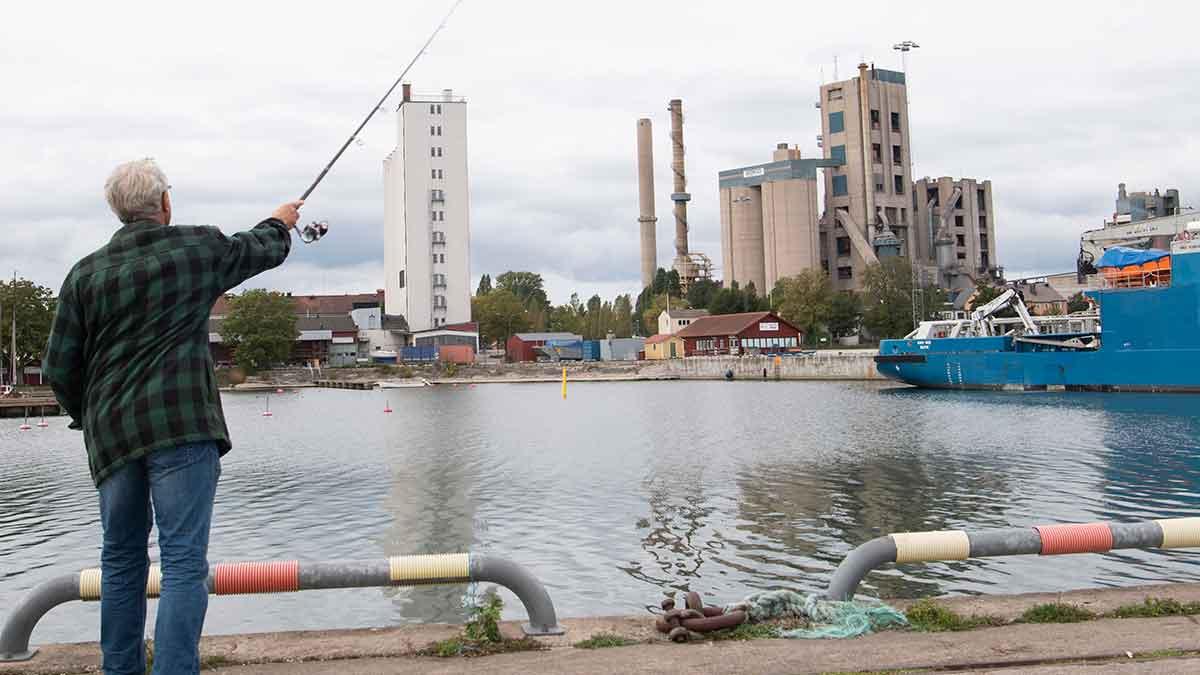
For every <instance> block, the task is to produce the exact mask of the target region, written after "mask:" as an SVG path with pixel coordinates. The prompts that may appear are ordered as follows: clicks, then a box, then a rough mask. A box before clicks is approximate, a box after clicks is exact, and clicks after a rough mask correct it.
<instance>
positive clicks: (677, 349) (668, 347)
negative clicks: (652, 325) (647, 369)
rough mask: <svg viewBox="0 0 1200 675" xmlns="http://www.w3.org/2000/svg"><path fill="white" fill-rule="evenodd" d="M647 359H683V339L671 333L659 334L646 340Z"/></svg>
mask: <svg viewBox="0 0 1200 675" xmlns="http://www.w3.org/2000/svg"><path fill="white" fill-rule="evenodd" d="M645 350H646V359H648V360H659V359H680V358H683V338H681V337H679V336H678V335H671V334H669V333H659V334H658V335H655V336H653V337H649V338H646V344H645Z"/></svg>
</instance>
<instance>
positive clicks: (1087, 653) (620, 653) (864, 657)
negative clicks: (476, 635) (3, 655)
mask: <svg viewBox="0 0 1200 675" xmlns="http://www.w3.org/2000/svg"><path fill="white" fill-rule="evenodd" d="M1146 598H1159V599H1164V598H1170V599H1174V600H1177V601H1179V602H1181V603H1190V602H1200V584H1167V585H1157V586H1137V587H1131V588H1122V589H1102V590H1084V591H1072V592H1067V593H1042V594H1025V595H1011V596H976V597H956V598H944V599H939V600H938V604H940V605H943V606H944V607H946V608H948V609H951V610H953V611H955V612H957V613H959V614H961V615H964V616H969V615H972V614H976V615H985V614H986V615H989V616H992V617H997V618H998V619H1000V620H1002V621H1007V622H1012V623H1006V624H1004V625H1000V626H996V627H989V628H979V629H975V630H969V631H962V632H940V633H938V632H917V631H914V630H893V631H886V632H882V633H877V634H874V635H868V636H865V637H862V638H858V639H852V640H784V639H758V640H749V641H704V642H693V643H687V644H673V643H671V642H668V641H666V640H665V638H664V637H663V636H662V635H659V634H657V633H655V632H654V628H653V620H652V617H651V616H650V615H649V614H645V615H639V616H629V617H608V618H586V619H565V620H563V621H562V623H563V625H564V626H565V627H566V628H567V634H566V635H564V636H561V637H552V638H539V639H538V641H539V642H541V643H542V644H543V645H544V646H545V647H546V649H544V650H542V651H530V652H516V653H508V654H499V655H494V656H484V657H475V658H462V657H451V658H436V657H430V656H421V655H419V654H418V652H419V651H421V650H422V649H425V648H426V647H427V646H428V645H429V644H430V643H432V642H435V641H438V640H444V639H446V638H449V637H452V636H454V635H457V634H458V633H459V631H460V627H458V626H452V625H445V624H432V625H418V626H404V627H395V628H380V629H364V630H334V631H306V632H288V633H263V634H252V635H228V636H209V637H206V638H204V641H203V643H202V645H201V653H202V657H203V662H204V664H205V667H206V669H209V670H211V671H212V672H216V673H230V674H233V673H238V674H241V673H299V674H307V673H311V674H318V673H328V674H336V675H353V674H357V673H460V672H478V673H608V672H622V673H660V672H663V671H664V669H669V670H670V671H672V672H714V673H851V672H854V673H897V672H913V671H918V672H919V671H929V670H934V671H938V672H954V673H995V674H1004V675H1009V674H1015V673H1035V674H1037V675H1049V674H1052V673H1054V674H1059V673H1061V674H1071V675H1093V674H1099V673H1121V674H1125V673H1129V674H1135V673H1194V672H1200V631H1198V630H1197V629H1198V628H1200V621H1198V620H1197V618H1196V617H1193V616H1167V617H1161V618H1129V619H1116V618H1102V619H1095V620H1091V621H1084V622H1081V623H1037V624H1031V623H1020V622H1016V620H1017V619H1018V617H1020V615H1021V613H1022V612H1024V611H1025V610H1026V609H1028V608H1030V607H1032V606H1034V605H1038V604H1044V603H1056V602H1057V603H1069V604H1072V605H1076V606H1079V607H1083V608H1085V609H1088V610H1090V611H1092V612H1094V613H1097V614H1101V613H1104V612H1111V611H1112V610H1114V609H1116V608H1118V607H1124V606H1129V605H1135V604H1139V603H1141V602H1143V601H1144V600H1145V599H1146ZM710 600H711V601H714V602H715V601H717V599H715V598H712V599H710ZM721 600H728V598H723V599H721ZM893 604H895V605H896V606H899V607H902V608H903V607H907V606H910V605H911V604H912V602H910V601H894V602H893ZM57 611H69V609H67V608H61V609H59V610H57ZM503 631H504V633H505V634H506V635H508V636H511V637H519V636H520V629H519V627H518V624H517V622H506V623H505V624H503ZM599 633H605V634H615V635H620V636H622V637H625V638H627V639H629V640H631V641H634V642H635V644H633V645H631V646H626V647H612V648H604V649H580V648H576V647H574V646H573V645H574V644H575V643H577V642H579V641H581V640H585V639H587V638H589V637H591V636H593V635H596V634H599ZM35 639H36V634H35ZM99 661H100V657H99V647H98V645H96V644H95V643H79V644H67V645H45V646H42V647H41V651H40V652H39V653H38V655H37V657H35V658H34V659H33V660H32V661H28V662H24V663H11V664H0V675H12V674H13V673H22V674H24V675H49V674H51V673H90V672H98V670H99Z"/></svg>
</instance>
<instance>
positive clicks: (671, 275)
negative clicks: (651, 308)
mask: <svg viewBox="0 0 1200 675" xmlns="http://www.w3.org/2000/svg"><path fill="white" fill-rule="evenodd" d="M667 293H670V294H671V297H672V298H682V297H683V286H682V285H681V284H680V281H679V271H678V270H671V271H670V272H667Z"/></svg>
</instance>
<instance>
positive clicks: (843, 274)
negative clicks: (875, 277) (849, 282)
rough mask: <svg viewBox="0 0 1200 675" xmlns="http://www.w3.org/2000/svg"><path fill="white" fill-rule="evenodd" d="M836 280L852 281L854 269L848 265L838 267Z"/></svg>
mask: <svg viewBox="0 0 1200 675" xmlns="http://www.w3.org/2000/svg"><path fill="white" fill-rule="evenodd" d="M838 278H839V279H853V278H854V268H853V267H850V266H849V265H846V266H845V267H839V268H838Z"/></svg>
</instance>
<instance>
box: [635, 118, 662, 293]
mask: <svg viewBox="0 0 1200 675" xmlns="http://www.w3.org/2000/svg"><path fill="white" fill-rule="evenodd" d="M637 164H638V224H639V225H640V226H641V230H642V288H646V287H647V286H652V285H654V273H655V272H656V271H657V270H658V265H657V261H656V259H655V256H656V255H657V250H656V248H655V247H656V246H657V243H656V242H655V238H654V237H655V229H656V227H657V225H658V217H657V216H655V215H654V134H653V133H651V128H650V120H649V118H645V117H643V118H642V119H640V120H638V123H637Z"/></svg>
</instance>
